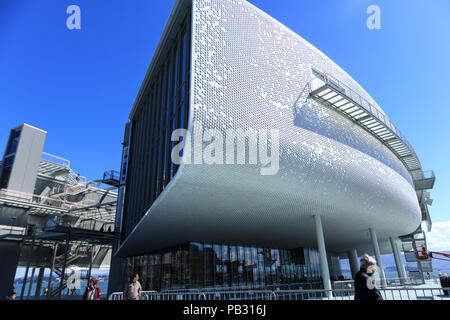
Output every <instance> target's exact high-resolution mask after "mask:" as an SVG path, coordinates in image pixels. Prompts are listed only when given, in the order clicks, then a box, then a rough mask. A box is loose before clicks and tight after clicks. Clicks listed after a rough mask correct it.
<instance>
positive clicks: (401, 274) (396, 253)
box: [389, 237, 406, 284]
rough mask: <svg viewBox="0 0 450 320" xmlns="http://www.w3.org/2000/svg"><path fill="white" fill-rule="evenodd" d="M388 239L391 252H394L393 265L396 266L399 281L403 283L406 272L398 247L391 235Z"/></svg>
mask: <svg viewBox="0 0 450 320" xmlns="http://www.w3.org/2000/svg"><path fill="white" fill-rule="evenodd" d="M389 240H390V241H391V247H392V253H393V254H394V259H395V266H396V267H397V273H398V277H399V279H400V283H401V284H404V283H405V280H406V272H405V267H404V266H403V261H402V256H401V254H400V250H399V249H398V244H397V240H396V239H395V238H393V237H390V238H389Z"/></svg>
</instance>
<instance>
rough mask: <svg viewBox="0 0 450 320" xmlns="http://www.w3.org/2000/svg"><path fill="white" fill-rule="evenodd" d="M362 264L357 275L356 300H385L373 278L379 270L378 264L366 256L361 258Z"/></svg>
mask: <svg viewBox="0 0 450 320" xmlns="http://www.w3.org/2000/svg"><path fill="white" fill-rule="evenodd" d="M360 263H361V266H360V269H359V271H358V272H357V273H356V275H355V300H383V297H382V296H381V293H380V291H379V290H378V289H377V287H376V286H375V279H374V277H373V274H374V273H375V271H376V270H377V262H376V261H375V259H373V258H372V257H371V256H369V255H368V254H365V255H363V256H362V257H361V259H360Z"/></svg>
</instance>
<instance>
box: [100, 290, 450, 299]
mask: <svg viewBox="0 0 450 320" xmlns="http://www.w3.org/2000/svg"><path fill="white" fill-rule="evenodd" d="M378 290H379V292H380V294H381V295H382V297H383V299H385V300H419V299H435V298H437V299H439V298H440V299H447V298H445V297H446V292H447V296H448V292H449V291H450V288H446V287H444V288H440V287H423V288H410V287H402V288H383V289H378ZM354 294H355V291H354V289H332V290H326V289H315V290H279V291H273V290H240V291H220V290H218V291H211V292H184V293H181V292H171V293H165V292H156V291H143V292H141V296H140V299H141V300H309V299H314V300H316V299H320V300H353V299H354ZM108 299H109V300H123V293H122V292H114V293H112V294H110V295H109V297H108ZM448 299H450V296H449V298H448Z"/></svg>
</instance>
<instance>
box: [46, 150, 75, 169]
mask: <svg viewBox="0 0 450 320" xmlns="http://www.w3.org/2000/svg"><path fill="white" fill-rule="evenodd" d="M41 160H44V161H48V162H53V163H55V164H58V165H60V166H63V167H67V168H70V161H69V160H67V159H64V158H61V157H58V156H55V155H53V154H50V153H46V152H42V156H41Z"/></svg>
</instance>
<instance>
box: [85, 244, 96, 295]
mask: <svg viewBox="0 0 450 320" xmlns="http://www.w3.org/2000/svg"><path fill="white" fill-rule="evenodd" d="M93 255H94V246H92V247H91V248H90V249H89V269H88V273H87V284H86V287H87V286H89V281H90V280H91V271H92V260H93Z"/></svg>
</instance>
